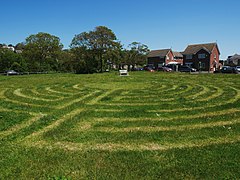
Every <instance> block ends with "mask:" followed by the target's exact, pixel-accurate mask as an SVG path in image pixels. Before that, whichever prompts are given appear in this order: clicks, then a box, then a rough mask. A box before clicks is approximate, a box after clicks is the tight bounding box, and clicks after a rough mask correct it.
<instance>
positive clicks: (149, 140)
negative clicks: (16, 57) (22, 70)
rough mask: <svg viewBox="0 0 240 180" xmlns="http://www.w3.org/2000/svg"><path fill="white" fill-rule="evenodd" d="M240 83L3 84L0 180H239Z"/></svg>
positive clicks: (58, 77)
mask: <svg viewBox="0 0 240 180" xmlns="http://www.w3.org/2000/svg"><path fill="white" fill-rule="evenodd" d="M239 78H240V76H239V75H226V74H224V75H223V74H199V75H190V74H184V73H183V74H182V73H179V74H178V73H148V72H134V73H130V76H128V77H119V76H118V75H117V73H106V74H93V75H74V74H48V75H31V76H16V77H4V76H0V179H239V178H240V172H239V169H240V156H239V152H240V80H239Z"/></svg>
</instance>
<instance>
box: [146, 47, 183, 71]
mask: <svg viewBox="0 0 240 180" xmlns="http://www.w3.org/2000/svg"><path fill="white" fill-rule="evenodd" d="M182 63H183V55H182V54H181V53H179V52H173V51H172V50H171V49H160V50H153V51H150V52H149V54H148V56H147V64H148V66H151V67H154V68H158V67H161V66H164V65H168V64H182Z"/></svg>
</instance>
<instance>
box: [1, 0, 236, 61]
mask: <svg viewBox="0 0 240 180" xmlns="http://www.w3.org/2000/svg"><path fill="white" fill-rule="evenodd" d="M0 5H1V6H0V9H1V16H0V43H6V44H16V43H18V42H23V41H24V40H25V38H26V37H28V36H29V35H31V34H36V33H38V32H47V33H50V34H53V35H56V36H58V37H60V39H61V42H62V43H63V44H64V47H65V48H68V47H69V45H70V43H71V40H72V38H73V37H74V35H75V34H79V33H81V32H83V31H89V30H93V29H94V28H95V27H96V26H99V25H103V26H107V27H109V28H110V29H112V30H113V31H114V32H115V34H116V35H117V37H118V39H119V40H120V41H121V42H122V43H123V44H125V45H128V44H130V43H131V42H133V41H138V42H141V43H144V44H146V45H148V46H149V48H150V49H161V48H172V49H173V50H177V51H183V50H184V49H185V47H186V46H187V45H188V44H195V43H208V42H216V41H217V43H218V45H219V48H220V51H221V58H222V59H226V57H227V56H228V55H231V54H234V53H240V33H239V32H240V12H239V7H240V1H239V0H168V1H166V0H164V1H163V0H147V1H146V0H118V1H116V0H91V1H90V0H89V1H86V0H41V1H40V0H21V1H20V0H11V1H2V2H1V4H0Z"/></svg>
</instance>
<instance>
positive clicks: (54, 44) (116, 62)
mask: <svg viewBox="0 0 240 180" xmlns="http://www.w3.org/2000/svg"><path fill="white" fill-rule="evenodd" d="M7 47H8V48H6V45H4V44H0V72H3V71H6V70H10V69H11V70H16V71H18V72H49V71H53V72H74V73H86V74H87V73H96V72H104V71H108V70H113V69H122V68H123V67H127V68H128V70H134V69H135V68H136V66H139V65H140V66H143V65H144V64H146V57H147V53H148V52H149V49H148V47H147V45H144V44H142V43H139V42H133V43H131V44H130V45H128V47H127V48H124V47H123V45H122V44H121V42H120V41H119V40H118V39H117V37H116V35H115V33H114V32H113V31H112V30H111V29H109V28H107V27H105V26H98V27H96V28H95V29H94V30H92V31H89V32H82V33H80V34H78V35H75V36H74V37H73V39H72V42H71V44H70V48H69V49H63V45H62V43H61V42H60V38H59V37H56V36H54V35H51V34H48V33H43V32H40V33H38V34H34V35H30V36H29V37H27V38H26V40H25V42H22V43H18V44H17V45H16V46H13V45H8V46H7ZM9 47H10V48H9ZM13 47H14V49H13Z"/></svg>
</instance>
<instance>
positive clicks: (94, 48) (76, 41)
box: [70, 26, 119, 72]
mask: <svg viewBox="0 0 240 180" xmlns="http://www.w3.org/2000/svg"><path fill="white" fill-rule="evenodd" d="M117 46H119V42H117V38H116V35H115V34H114V33H113V32H112V30H111V29H109V28H107V27H105V26H98V27H96V28H95V29H94V30H93V31H90V32H83V33H81V34H78V35H76V36H75V37H74V38H73V40H72V43H71V46H70V47H71V48H72V49H74V48H75V49H76V48H85V49H86V51H88V53H91V54H92V55H93V56H94V58H93V61H96V60H97V62H98V63H97V65H98V66H97V70H98V71H100V72H103V68H104V65H105V64H106V63H107V60H108V56H107V54H108V51H111V50H112V49H114V48H115V47H117Z"/></svg>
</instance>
